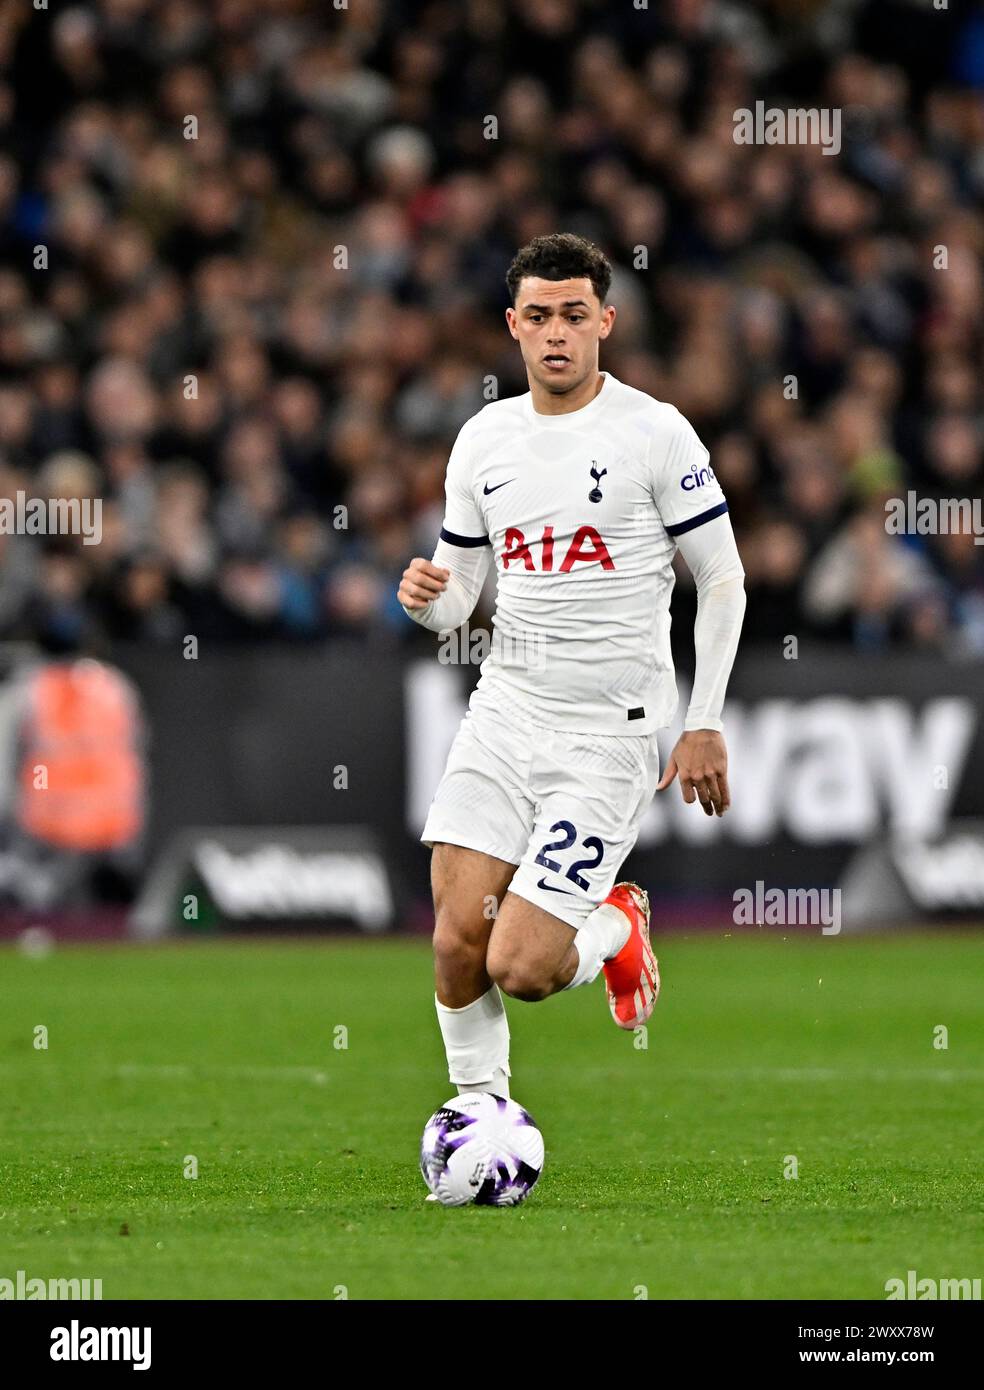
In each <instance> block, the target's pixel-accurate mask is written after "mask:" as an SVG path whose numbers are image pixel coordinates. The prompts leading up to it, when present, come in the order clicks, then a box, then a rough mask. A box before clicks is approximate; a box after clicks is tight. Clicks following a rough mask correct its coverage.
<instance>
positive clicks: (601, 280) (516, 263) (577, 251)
mask: <svg viewBox="0 0 984 1390" xmlns="http://www.w3.org/2000/svg"><path fill="white" fill-rule="evenodd" d="M528 275H531V276H535V277H536V278H537V279H539V280H581V279H585V278H586V279H588V280H590V281H591V288H592V289H593V290H594V292H595V294H596V295H597V296H598V298H599V300H600V301H601V303H602V304H604V303H605V300H606V298H607V296H608V291H609V289H610V288H611V283H612V267H611V262H610V261H609V259H608V257H607V256H606V255H605V253H604V252H603V251H602V250H600V249H599V248H598V247H597V246H595V244H594V242H593V241H588V240H587V238H586V237H583V236H575V235H574V233H573V232H553V233H552V234H551V235H550V236H535V237H534V238H533V240H532V241H530V242H527V244H526V245H525V246H523V247H522V248H521V249H520V250H519V251H517V252H516V255H515V257H514V259H513V263H512V265H511V266H510V267H509V270H508V271H507V272H506V284H507V285H508V286H509V294H510V296H511V298H512V302H513V304H515V303H516V295H517V293H518V292H519V282H520V281H521V280H524V279H525V278H526V276H528Z"/></svg>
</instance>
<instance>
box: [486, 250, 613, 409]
mask: <svg viewBox="0 0 984 1390" xmlns="http://www.w3.org/2000/svg"><path fill="white" fill-rule="evenodd" d="M506 322H507V323H508V324H509V331H510V333H511V334H512V336H513V337H514V338H515V339H516V341H517V342H518V343H519V347H520V351H521V352H522V354H523V361H524V362H525V363H526V370H527V372H528V373H529V376H530V378H531V380H532V381H533V382H535V383H536V384H537V385H538V386H540V387H542V388H543V390H545V391H549V392H550V393H551V395H563V394H564V393H565V392H567V391H573V390H575V389H576V388H577V387H578V386H581V385H582V384H583V383H584V382H585V381H587V380H588V379H589V378H590V377H592V376H596V375H597V372H598V344H599V343H600V342H601V340H602V338H607V337H608V335H609V333H610V332H611V330H612V324H613V323H614V322H615V310H614V309H613V308H612V307H611V305H609V306H608V307H607V308H604V307H603V306H602V304H601V302H600V300H599V299H598V296H597V295H596V294H595V292H594V290H593V289H592V286H591V281H590V280H589V279H587V278H586V277H585V278H584V279H581V280H540V279H535V278H534V277H532V276H528V277H527V278H526V279H524V280H521V281H520V285H519V292H518V294H517V295H516V304H515V307H514V308H511V309H507V310H506Z"/></svg>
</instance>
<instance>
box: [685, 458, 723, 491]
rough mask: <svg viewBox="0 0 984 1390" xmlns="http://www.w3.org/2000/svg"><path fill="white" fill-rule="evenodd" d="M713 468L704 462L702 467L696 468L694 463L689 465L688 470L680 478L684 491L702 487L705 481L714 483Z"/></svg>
mask: <svg viewBox="0 0 984 1390" xmlns="http://www.w3.org/2000/svg"><path fill="white" fill-rule="evenodd" d="M716 482H717V478H715V476H714V469H713V468H712V467H711V465H710V464H709V463H708V464H705V465H704V467H703V468H698V467H697V465H696V463H692V464H691V465H690V472H689V473H685V474H684V475H683V477H682V478H681V479H680V486H681V487H682V488H683V490H684V492H693V491H694V489H695V488H699V487H703V486H704V484H705V483H716Z"/></svg>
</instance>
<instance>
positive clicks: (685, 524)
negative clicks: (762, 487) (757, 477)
mask: <svg viewBox="0 0 984 1390" xmlns="http://www.w3.org/2000/svg"><path fill="white" fill-rule="evenodd" d="M727 510H728V504H727V502H719V503H718V504H717V506H716V507H709V508H708V510H707V511H706V512H701V513H700V515H699V516H691V517H688V518H687V520H686V521H678V522H677V524H676V525H675V526H667V528H666V533H667V535H669V536H682V535H683V533H684V532H685V531H693V530H694V529H695V527H697V526H703V524H704V522H705V521H713V520H714V518H715V517H716V516H724V514H725V512H726V511H727ZM469 544H474V542H471V541H470V542H469Z"/></svg>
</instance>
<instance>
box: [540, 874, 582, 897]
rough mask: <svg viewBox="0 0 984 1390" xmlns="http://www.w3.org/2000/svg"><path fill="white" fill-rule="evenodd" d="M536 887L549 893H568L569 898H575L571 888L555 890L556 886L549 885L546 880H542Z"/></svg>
mask: <svg viewBox="0 0 984 1390" xmlns="http://www.w3.org/2000/svg"><path fill="white" fill-rule="evenodd" d="M536 886H537V888H543V889H544V890H545V891H546V892H547V893H566V894H567V896H568V897H569V898H573V896H574V894H573V893H572V892H571V890H570V889H569V888H555V887H554V885H553V884H552V883H548V882H547V880H546V879H545V878H541V879H540V882H539V883H538V884H537V885H536Z"/></svg>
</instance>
